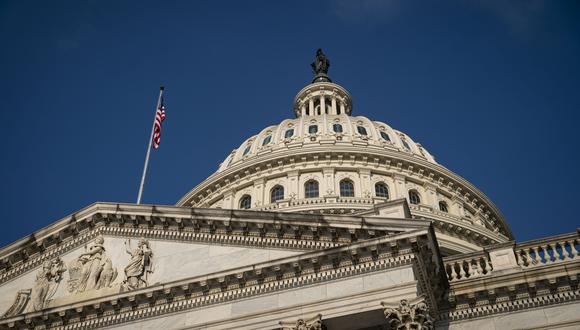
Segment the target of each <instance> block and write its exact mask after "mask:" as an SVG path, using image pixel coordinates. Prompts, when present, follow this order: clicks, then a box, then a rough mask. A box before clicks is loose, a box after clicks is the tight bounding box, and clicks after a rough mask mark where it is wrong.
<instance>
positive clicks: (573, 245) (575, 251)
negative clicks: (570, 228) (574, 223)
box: [568, 238, 580, 258]
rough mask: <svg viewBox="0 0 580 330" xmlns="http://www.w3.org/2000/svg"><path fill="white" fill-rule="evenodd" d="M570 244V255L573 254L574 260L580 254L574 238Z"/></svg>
mask: <svg viewBox="0 0 580 330" xmlns="http://www.w3.org/2000/svg"><path fill="white" fill-rule="evenodd" d="M568 243H570V253H571V254H572V258H576V257H577V256H578V254H580V253H579V252H578V249H576V239H574V238H573V239H572V240H571V241H569V242H568Z"/></svg>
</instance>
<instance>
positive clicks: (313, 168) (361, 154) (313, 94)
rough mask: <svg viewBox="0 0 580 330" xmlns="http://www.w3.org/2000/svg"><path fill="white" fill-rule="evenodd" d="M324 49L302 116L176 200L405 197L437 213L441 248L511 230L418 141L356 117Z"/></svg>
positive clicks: (373, 201) (256, 204)
mask: <svg viewBox="0 0 580 330" xmlns="http://www.w3.org/2000/svg"><path fill="white" fill-rule="evenodd" d="M321 54H322V52H319V53H318V54H317V59H316V61H315V63H313V64H312V66H313V70H314V72H315V77H314V79H313V81H312V83H311V84H309V85H307V86H306V87H304V88H303V89H302V90H301V91H300V92H298V94H297V95H296V97H295V98H294V105H293V112H294V115H295V118H293V119H286V120H283V121H282V122H281V123H279V124H277V125H273V126H269V127H266V128H264V129H262V130H261V131H260V132H259V133H258V134H256V135H253V136H251V137H249V138H248V139H246V140H245V141H243V143H242V144H241V145H240V146H239V147H238V148H237V149H235V150H233V151H232V152H231V153H230V154H229V155H228V156H227V157H226V158H225V160H224V161H223V162H222V164H221V165H220V166H219V168H218V169H217V171H216V173H214V174H213V175H211V176H210V177H209V178H207V179H206V180H204V181H203V182H202V183H200V184H199V185H198V186H196V187H195V188H194V189H192V190H191V191H190V192H188V193H187V194H186V195H185V196H183V197H182V198H181V199H180V200H179V202H178V203H177V205H178V206H187V207H196V208H198V207H207V208H224V209H249V210H259V211H279V212H309V213H325V214H337V215H341V214H369V211H372V210H375V211H376V210H377V209H378V208H380V207H381V206H383V205H388V203H389V202H390V201H394V200H401V199H406V201H407V203H408V205H409V211H410V214H411V216H412V218H419V219H428V220H431V221H432V222H433V224H434V227H435V230H436V233H437V236H438V240H439V242H440V247H441V251H442V253H444V254H456V253H466V252H472V251H477V250H480V249H481V248H482V247H483V246H486V245H489V244H494V243H501V242H507V241H509V240H510V239H513V236H512V234H511V232H510V229H509V227H508V226H507V224H506V222H505V220H504V219H503V216H502V215H501V213H500V211H499V210H498V209H497V208H496V207H495V205H494V204H493V203H492V202H491V201H490V200H489V198H487V197H486V196H485V195H484V194H483V193H482V192H481V191H479V190H478V189H477V188H476V187H475V186H473V185H472V184H470V183H469V182H468V181H466V180H465V179H463V178H462V177H460V176H458V175H457V174H455V173H453V172H451V171H450V170H448V169H447V168H445V167H443V166H441V165H439V164H438V163H437V162H436V161H435V158H434V157H433V156H432V155H431V153H429V152H428V151H427V150H426V149H425V148H424V147H423V146H422V145H421V144H420V143H418V142H416V141H414V140H413V139H412V138H411V137H409V136H408V135H406V134H405V133H403V132H401V131H399V130H396V129H394V128H392V127H391V126H390V125H388V124H386V123H384V122H381V121H373V120H370V119H368V118H366V117H364V116H353V102H352V98H351V96H350V94H349V93H348V92H347V91H346V89H344V88H343V87H341V86H340V85H337V84H335V83H333V82H332V81H331V80H330V78H329V77H328V76H327V71H328V66H329V64H328V60H327V59H326V58H325V57H324V54H322V56H320V55H321Z"/></svg>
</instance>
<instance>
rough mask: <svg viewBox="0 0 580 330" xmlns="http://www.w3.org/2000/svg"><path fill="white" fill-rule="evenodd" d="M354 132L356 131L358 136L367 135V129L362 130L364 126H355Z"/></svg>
mask: <svg viewBox="0 0 580 330" xmlns="http://www.w3.org/2000/svg"><path fill="white" fill-rule="evenodd" d="M356 130H357V131H358V134H360V135H367V129H366V128H364V126H357V127H356Z"/></svg>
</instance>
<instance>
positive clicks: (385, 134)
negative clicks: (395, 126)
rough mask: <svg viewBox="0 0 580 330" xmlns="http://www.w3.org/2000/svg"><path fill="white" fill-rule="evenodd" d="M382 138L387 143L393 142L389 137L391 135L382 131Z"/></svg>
mask: <svg viewBox="0 0 580 330" xmlns="http://www.w3.org/2000/svg"><path fill="white" fill-rule="evenodd" d="M381 137H382V138H383V139H384V140H385V141H389V142H390V141H391V138H390V137H389V134H387V133H386V132H383V131H381Z"/></svg>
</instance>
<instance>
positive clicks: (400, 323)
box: [381, 299, 433, 330]
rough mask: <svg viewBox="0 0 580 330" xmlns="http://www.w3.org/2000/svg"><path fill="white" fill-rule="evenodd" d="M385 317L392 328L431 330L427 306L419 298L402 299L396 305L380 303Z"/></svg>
mask: <svg viewBox="0 0 580 330" xmlns="http://www.w3.org/2000/svg"><path fill="white" fill-rule="evenodd" d="M381 305H382V306H383V308H384V310H383V312H384V314H385V317H386V318H387V322H388V323H389V326H390V329H392V330H432V329H433V318H432V317H431V315H429V307H428V306H427V304H426V303H425V302H424V301H422V299H421V300H419V301H417V302H409V301H408V300H407V299H402V300H401V301H400V303H399V304H398V305H392V304H387V303H384V302H383V303H381Z"/></svg>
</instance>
